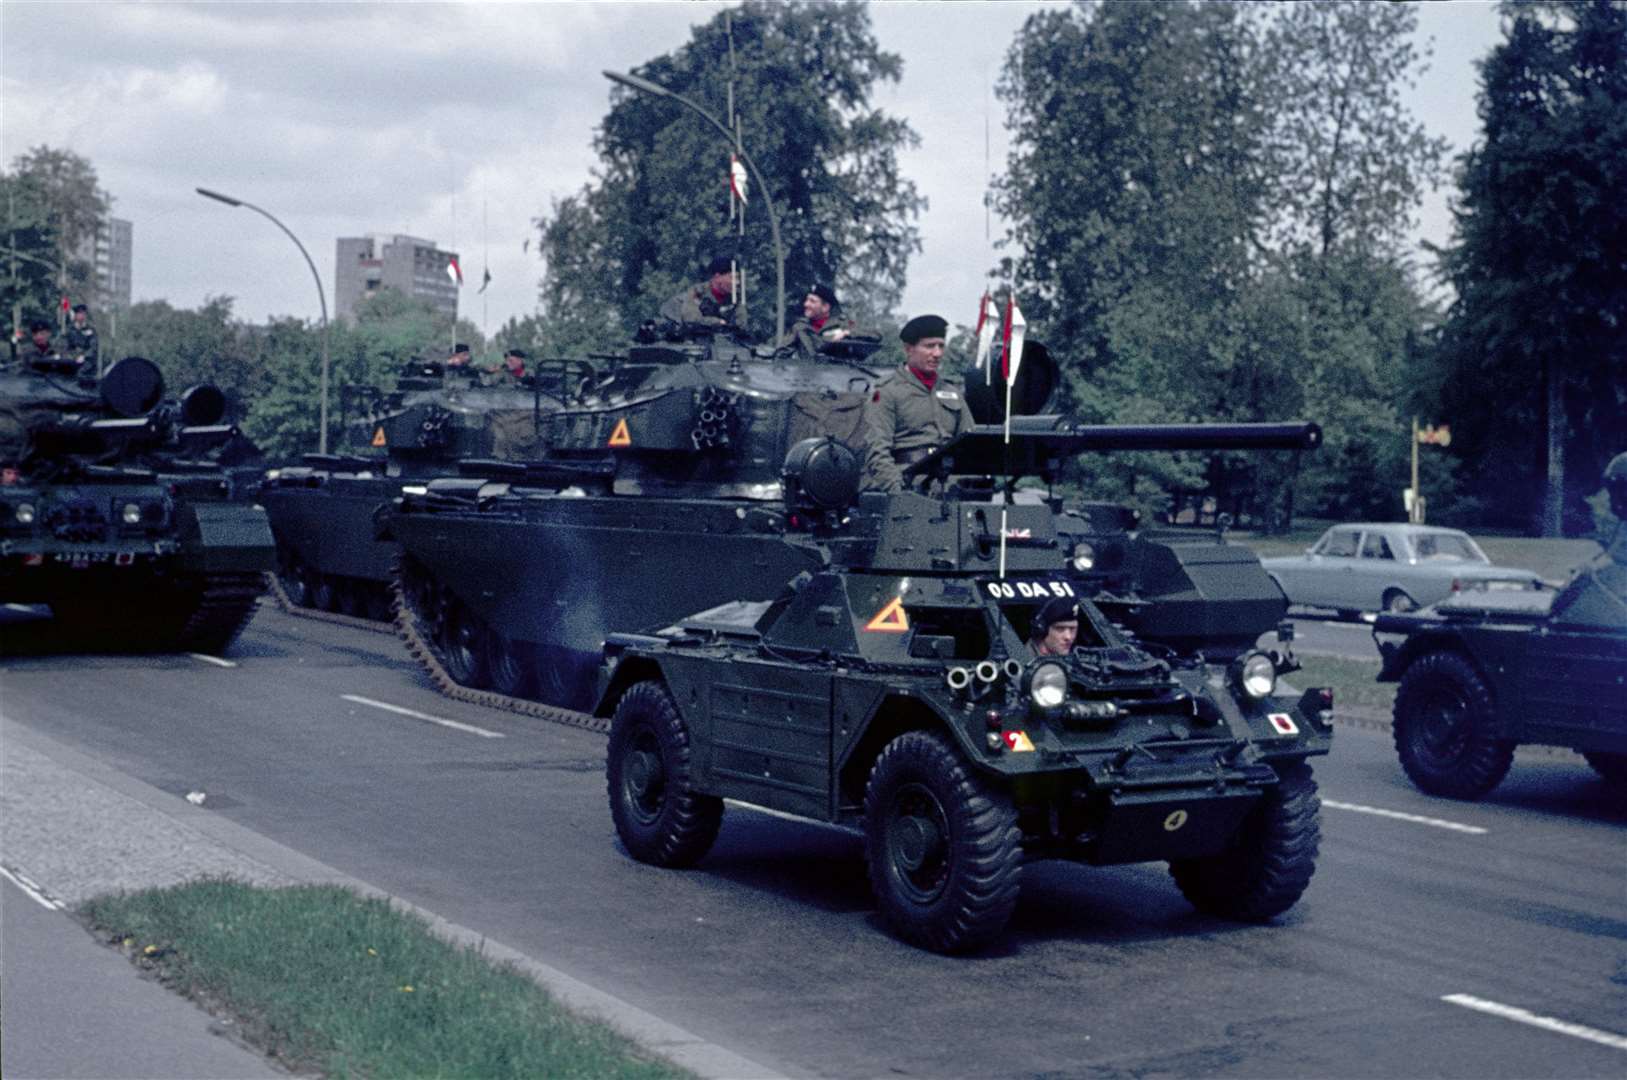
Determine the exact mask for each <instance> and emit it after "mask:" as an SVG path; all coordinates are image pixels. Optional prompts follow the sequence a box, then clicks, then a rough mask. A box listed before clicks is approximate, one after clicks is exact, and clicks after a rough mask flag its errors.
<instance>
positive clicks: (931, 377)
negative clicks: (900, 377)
mask: <svg viewBox="0 0 1627 1080" xmlns="http://www.w3.org/2000/svg"><path fill="white" fill-rule="evenodd" d="M910 374H911V375H914V376H915V377H916V378H917V379H920V380H921V385H922V386H924V387H926V388H927V389H928V390H931V389H932V387H933V386H934V385H935V384H936V383H937V381H938V373H937V372H936V371H922V370H920V369H919V368H914V367H912V368H910Z"/></svg>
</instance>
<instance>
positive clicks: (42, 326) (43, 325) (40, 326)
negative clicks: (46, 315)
mask: <svg viewBox="0 0 1627 1080" xmlns="http://www.w3.org/2000/svg"><path fill="white" fill-rule="evenodd" d="M49 329H51V324H50V323H48V322H46V321H45V320H44V319H35V320H34V321H33V322H31V323H29V324H28V332H29V333H30V334H37V333H39V332H40V331H41V330H49Z"/></svg>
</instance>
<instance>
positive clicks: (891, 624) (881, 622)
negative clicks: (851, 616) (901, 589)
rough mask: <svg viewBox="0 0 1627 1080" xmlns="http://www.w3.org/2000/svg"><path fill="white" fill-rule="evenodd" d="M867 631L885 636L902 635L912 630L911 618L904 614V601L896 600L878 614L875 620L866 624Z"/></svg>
mask: <svg viewBox="0 0 1627 1080" xmlns="http://www.w3.org/2000/svg"><path fill="white" fill-rule="evenodd" d="M864 628H865V629H866V630H874V631H877V632H878V633H883V634H902V633H904V632H905V631H906V630H908V629H909V628H910V618H909V616H908V615H906V614H904V601H903V599H902V598H899V599H895V600H893V601H892V602H891V603H889V604H888V605H887V606H886V607H884V608H882V609H881V610H880V611H878V612H876V615H875V618H873V619H871V620H870V621H869V622H867V623H865V624H864Z"/></svg>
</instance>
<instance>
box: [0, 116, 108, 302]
mask: <svg viewBox="0 0 1627 1080" xmlns="http://www.w3.org/2000/svg"><path fill="white" fill-rule="evenodd" d="M0 188H3V190H0V213H4V215H5V226H4V229H3V231H0V244H4V246H5V248H6V249H7V250H6V252H5V253H4V257H3V258H0V266H3V267H4V270H5V276H4V296H5V304H6V307H7V309H8V313H10V314H12V315H13V316H14V317H15V318H17V319H19V320H24V321H26V320H28V319H31V318H46V317H53V316H54V315H55V314H56V312H57V310H58V306H57V305H58V302H59V301H60V300H61V298H62V297H64V296H66V297H69V298H70V299H74V300H81V299H83V300H95V299H97V297H96V296H95V294H94V293H95V268H94V266H92V264H91V263H90V261H89V260H87V259H86V258H84V257H83V255H82V252H83V251H85V250H87V249H88V248H89V246H90V243H91V242H92V241H94V239H95V236H96V231H97V229H98V227H99V226H100V225H101V222H102V221H103V219H105V218H106V217H107V214H108V211H109V210H111V209H112V205H113V203H112V199H111V198H110V197H109V196H108V194H107V193H106V192H105V191H103V190H102V189H101V187H100V186H99V185H98V182H97V178H96V169H95V168H94V167H93V166H92V165H91V163H90V162H89V161H87V160H86V159H85V158H82V157H80V156H79V155H78V154H75V153H73V152H72V151H70V150H53V149H52V148H50V147H49V146H36V147H34V148H33V149H32V150H29V151H28V152H27V153H25V154H19V155H18V156H17V157H16V158H15V159H14V160H13V161H12V166H11V171H9V172H6V173H4V174H0ZM13 251H14V252H16V255H17V258H16V259H15V260H13V259H12V258H11V257H10V256H11V253H12V252H13Z"/></svg>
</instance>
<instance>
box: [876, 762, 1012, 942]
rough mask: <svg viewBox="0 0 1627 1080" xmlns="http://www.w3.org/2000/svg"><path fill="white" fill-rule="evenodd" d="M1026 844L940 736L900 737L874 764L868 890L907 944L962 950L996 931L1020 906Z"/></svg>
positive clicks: (996, 798)
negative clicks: (1018, 905)
mask: <svg viewBox="0 0 1627 1080" xmlns="http://www.w3.org/2000/svg"><path fill="white" fill-rule="evenodd" d="M1021 841H1022V833H1021V831H1020V830H1019V829H1018V827H1017V812H1016V810H1015V809H1014V808H1013V807H1012V805H1011V802H1010V800H1009V799H1007V798H1006V797H1004V796H1003V795H1001V794H999V793H997V792H994V791H991V790H990V789H989V787H988V786H987V785H986V784H985V783H984V782H983V781H982V780H981V779H980V778H979V777H978V776H977V775H976V774H975V773H973V772H972V771H971V770H970V769H969V768H968V767H967V765H966V764H965V762H963V761H962V760H961V758H960V756H959V755H958V754H956V753H955V751H954V750H953V749H951V748H950V747H949V746H948V745H947V744H946V743H945V742H944V740H943V739H941V738H940V737H938V736H937V735H934V734H932V733H930V732H926V731H911V732H906V733H905V734H903V735H900V736H899V737H898V738H896V739H894V740H893V741H892V742H891V743H889V744H888V745H887V747H886V749H884V750H883V751H882V752H881V756H880V757H879V758H877V759H876V764H875V766H874V768H872V769H871V770H870V782H869V785H868V787H867V788H866V789H865V794H864V846H865V859H866V862H867V863H868V865H869V870H870V887H871V888H872V889H873V890H874V891H875V894H876V900H877V902H878V903H879V904H880V906H881V913H882V915H883V917H885V918H886V920H887V923H888V925H889V926H891V927H892V929H893V931H894V933H896V934H898V936H899V937H901V938H903V939H904V940H905V941H908V942H911V943H912V944H915V945H920V946H922V947H924V948H928V949H932V950H934V951H936V952H963V951H967V950H970V949H975V948H977V947H979V946H981V945H984V944H987V943H988V942H989V941H991V940H992V939H993V938H995V937H997V936H998V935H999V934H1000V932H1001V931H1003V930H1004V929H1005V926H1006V923H1007V922H1008V921H1010V919H1011V912H1012V910H1013V909H1014V908H1015V907H1016V906H1017V893H1018V890H1019V888H1020V887H1021V878H1022V848H1021Z"/></svg>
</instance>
